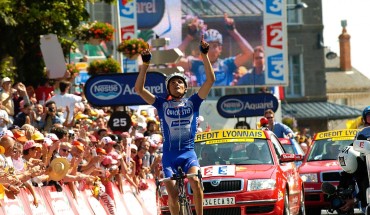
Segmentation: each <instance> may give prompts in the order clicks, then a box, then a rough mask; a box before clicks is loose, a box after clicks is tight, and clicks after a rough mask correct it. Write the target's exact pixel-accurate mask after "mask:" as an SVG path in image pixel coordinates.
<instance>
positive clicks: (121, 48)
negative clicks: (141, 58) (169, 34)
mask: <svg viewBox="0 0 370 215" xmlns="http://www.w3.org/2000/svg"><path fill="white" fill-rule="evenodd" d="M147 48H148V45H147V43H146V42H145V41H144V40H143V39H141V38H138V39H136V38H133V39H129V40H123V41H122V42H121V43H120V44H119V45H118V47H117V51H118V52H121V53H122V54H123V55H125V56H126V57H127V58H132V57H133V56H135V55H137V54H140V53H141V52H142V51H143V50H144V49H147Z"/></svg>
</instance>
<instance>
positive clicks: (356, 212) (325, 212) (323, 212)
mask: <svg viewBox="0 0 370 215" xmlns="http://www.w3.org/2000/svg"><path fill="white" fill-rule="evenodd" d="M321 214H337V213H328V212H327V210H321ZM355 214H363V213H361V212H360V210H358V209H356V210H355ZM307 215H309V214H307Z"/></svg>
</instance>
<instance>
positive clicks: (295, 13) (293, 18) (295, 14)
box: [287, 0, 303, 25]
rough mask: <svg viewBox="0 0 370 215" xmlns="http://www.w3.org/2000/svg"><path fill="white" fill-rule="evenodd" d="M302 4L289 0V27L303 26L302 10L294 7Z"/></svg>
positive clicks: (298, 0) (297, 0) (295, 0)
mask: <svg viewBox="0 0 370 215" xmlns="http://www.w3.org/2000/svg"><path fill="white" fill-rule="evenodd" d="M299 2H301V1H300V0H287V19H288V20H287V22H288V25H301V24H302V22H303V21H302V10H301V9H293V8H294V6H295V5H296V4H297V3H299Z"/></svg>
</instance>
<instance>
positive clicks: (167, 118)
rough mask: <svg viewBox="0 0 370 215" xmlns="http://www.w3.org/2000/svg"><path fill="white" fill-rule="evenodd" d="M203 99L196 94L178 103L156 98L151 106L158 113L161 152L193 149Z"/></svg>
mask: <svg viewBox="0 0 370 215" xmlns="http://www.w3.org/2000/svg"><path fill="white" fill-rule="evenodd" d="M202 102H203V99H201V98H200V97H199V96H198V94H197V93H195V94H193V95H192V96H190V97H189V98H183V99H181V100H180V101H174V100H170V101H167V100H166V99H165V98H162V97H158V96H156V99H155V102H154V103H153V106H154V107H155V108H156V109H157V111H158V116H159V119H160V123H161V130H162V134H163V152H166V151H167V152H168V151H188V150H193V149H194V137H195V133H196V131H197V119H198V117H199V107H200V105H201V103H202Z"/></svg>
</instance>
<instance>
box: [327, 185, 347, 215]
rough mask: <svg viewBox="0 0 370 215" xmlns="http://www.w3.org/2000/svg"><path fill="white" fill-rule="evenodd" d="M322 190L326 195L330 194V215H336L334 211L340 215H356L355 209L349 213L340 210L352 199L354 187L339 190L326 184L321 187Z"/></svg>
mask: <svg viewBox="0 0 370 215" xmlns="http://www.w3.org/2000/svg"><path fill="white" fill-rule="evenodd" d="M321 190H322V192H324V193H325V194H328V197H329V202H330V209H329V210H328V212H329V213H334V211H336V212H337V214H339V215H352V214H354V209H353V208H352V209H350V210H348V211H341V210H340V208H341V207H342V206H343V205H344V204H345V203H346V200H347V199H350V198H352V193H353V191H354V187H353V186H349V187H348V188H347V189H338V188H337V187H335V186H334V185H332V184H330V183H328V182H324V183H322V185H321Z"/></svg>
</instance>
